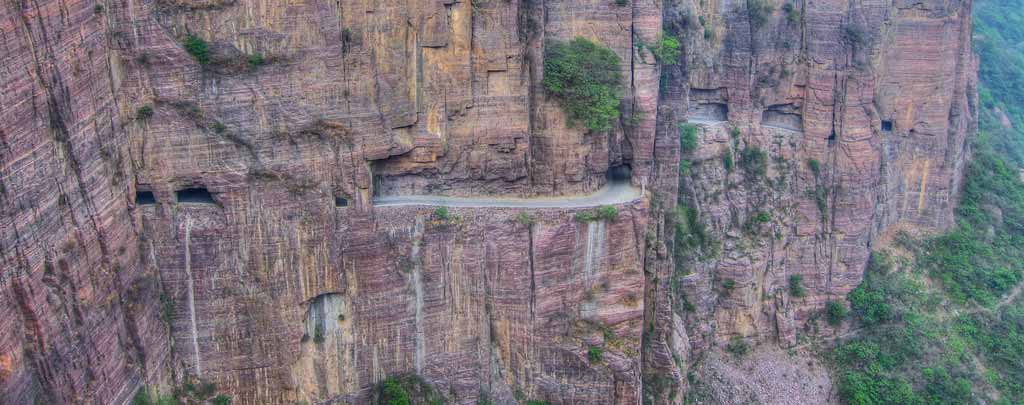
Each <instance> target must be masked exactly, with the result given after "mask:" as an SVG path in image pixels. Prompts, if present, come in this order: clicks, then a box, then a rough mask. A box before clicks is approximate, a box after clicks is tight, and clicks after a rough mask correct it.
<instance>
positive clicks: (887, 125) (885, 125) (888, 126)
mask: <svg viewBox="0 0 1024 405" xmlns="http://www.w3.org/2000/svg"><path fill="white" fill-rule="evenodd" d="M882 130H883V131H885V132H891V131H892V121H891V120H882Z"/></svg>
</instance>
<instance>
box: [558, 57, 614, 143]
mask: <svg viewBox="0 0 1024 405" xmlns="http://www.w3.org/2000/svg"><path fill="white" fill-rule="evenodd" d="M620 63H621V61H620V60H619V57H618V56H616V55H615V53H614V52H612V50H611V49H609V48H608V47H605V46H602V45H599V44H597V43H595V42H593V41H590V40H588V39H586V38H580V37H577V38H576V39H574V40H572V41H569V42H549V43H548V44H547V49H546V51H545V53H544V82H543V84H544V88H545V89H546V90H547V91H548V92H549V93H551V94H552V95H554V96H555V97H556V98H558V99H559V101H561V103H562V108H564V109H565V112H566V114H567V115H568V117H569V122H570V123H577V122H579V123H582V124H583V126H584V127H586V128H587V129H588V130H591V131H607V130H609V129H611V127H612V126H611V125H612V122H613V121H614V120H615V119H616V118H618V117H619V98H620V97H621V95H622V81H623V80H622V71H621V69H620V67H619V65H620Z"/></svg>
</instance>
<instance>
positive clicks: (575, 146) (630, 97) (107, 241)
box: [0, 0, 975, 404]
mask: <svg viewBox="0 0 1024 405" xmlns="http://www.w3.org/2000/svg"><path fill="white" fill-rule="evenodd" d="M785 4H786V3H783V2H781V1H764V2H762V1H758V0H751V1H747V2H731V1H729V2H722V1H708V2H690V1H676V0H665V1H658V0H633V1H626V2H620V1H617V0H564V1H553V0H507V1H498V0H486V1H482V0H477V1H470V0H464V1H456V0H431V1H415V2H398V1H391V0H381V1H373V2H365V1H353V0H342V1H338V2H319V1H311V2H298V3H294V2H293V3H280V2H258V1H250V0H237V1H205V0H204V1H198V2H195V1H186V0H175V1H165V0H157V1H150V2H128V1H118V0H112V1H107V2H97V1H91V0H90V1H84V0H83V1H75V2H70V3H67V2H63V3H62V2H54V1H47V0H41V1H38V2H31V3H28V2H18V1H11V2H8V3H7V4H6V6H5V7H4V8H3V9H2V11H0V33H2V35H0V44H2V46H3V49H4V50H5V52H6V54H7V55H8V56H7V57H5V58H4V60H3V62H0V117H2V118H3V120H2V122H4V124H3V125H2V127H0V169H2V170H0V221H2V222H0V223H2V228H0V265H2V271H3V273H2V274H0V291H2V298H0V301H2V302H3V307H2V308H4V309H3V312H2V313H0V324H2V325H4V326H5V327H4V328H3V331H4V332H2V333H0V402H11V403H31V402H33V401H43V402H55V403H68V402H97V403H110V402H123V401H124V400H126V399H127V398H129V397H130V396H131V395H133V393H134V392H135V390H136V389H138V388H139V387H140V386H143V385H148V386H151V387H161V388H162V389H163V390H165V391H166V389H168V388H169V387H170V386H173V385H175V384H177V383H180V382H181V381H183V380H184V379H185V378H186V376H190V377H200V378H202V379H203V380H205V381H211V382H215V383H216V384H217V387H218V390H219V391H221V392H224V393H227V394H229V395H231V396H232V397H234V399H235V403H294V402H297V401H307V402H309V403H314V402H321V401H336V402H349V403H360V402H364V401H366V400H367V399H368V398H369V397H370V391H371V389H372V387H373V386H374V385H375V384H376V383H377V382H379V381H381V380H382V379H384V378H385V377H386V376H388V375H392V374H401V373H415V374H418V375H420V376H422V377H423V378H424V379H425V381H427V382H429V383H430V384H432V385H434V386H435V387H436V388H437V389H438V390H439V391H440V392H442V393H443V394H444V395H445V396H446V397H447V398H448V399H450V400H452V401H453V402H456V403H473V402H475V401H476V400H477V399H479V398H482V397H484V396H487V397H488V398H491V399H494V400H496V401H498V402H505V401H513V400H514V399H523V398H530V399H533V398H536V399H544V400H548V401H550V402H552V403H622V404H626V403H637V402H640V401H641V399H642V398H647V399H649V400H651V401H652V402H656V403H661V402H679V401H681V400H682V397H683V395H682V394H683V393H684V391H685V389H686V387H685V385H686V382H685V381H686V371H687V368H688V367H689V365H690V364H691V363H692V362H693V361H695V360H696V359H697V358H698V357H699V356H700V355H701V353H703V352H706V351H707V350H713V349H714V348H715V347H717V346H720V345H722V344H723V343H724V342H726V341H729V340H730V339H733V338H735V337H740V338H744V339H747V340H749V341H750V342H751V343H752V344H753V343H757V342H768V344H780V345H782V346H788V345H791V344H793V342H795V341H796V339H797V337H798V336H800V335H801V334H825V335H827V334H829V333H831V331H830V330H828V329H825V330H817V331H816V330H815V329H814V328H812V327H810V326H809V325H812V324H813V323H814V317H815V314H816V313H817V312H819V311H820V309H821V308H822V306H823V305H824V303H825V302H826V301H827V300H830V299H832V300H839V299H842V297H843V296H844V295H845V293H846V292H848V291H849V290H850V289H851V288H853V287H854V286H855V285H856V284H857V283H858V282H859V281H860V277H861V272H862V270H863V268H864V265H865V262H866V259H867V256H868V253H869V250H870V248H871V247H872V244H873V243H875V241H876V240H878V239H879V237H880V236H881V235H883V234H885V233H887V232H890V231H891V230H892V229H895V228H897V227H913V228H917V229H922V230H941V229H943V228H944V227H946V226H948V225H949V223H950V221H951V220H952V215H951V212H952V209H953V207H954V206H955V201H956V198H955V192H956V190H957V189H958V186H959V180H960V176H961V168H962V166H963V162H964V160H965V159H966V157H967V155H968V151H967V148H966V139H967V136H968V135H969V134H970V133H971V131H972V129H973V127H974V116H975V112H974V99H973V98H974V70H975V66H974V65H975V62H974V60H973V58H972V55H971V48H970V2H969V1H960V2H938V1H924V2H921V1H918V2H895V3H883V2H875V3H858V4H849V3H848V2H839V1H832V0H828V1H825V2H815V3H813V4H809V3H803V2H795V3H788V4H789V6H785ZM663 33H664V34H666V35H672V36H676V37H679V38H680V39H681V42H682V55H681V56H680V58H679V59H678V60H677V61H675V62H677V63H675V64H670V63H671V61H664V60H663V61H661V62H662V63H660V64H659V63H658V62H657V61H656V58H655V56H654V50H655V49H656V48H657V45H656V44H657V43H658V40H659V39H660V38H661V37H662V35H663ZM576 36H583V37H587V38H590V39H592V40H594V41H596V42H598V43H601V44H603V45H605V46H608V47H610V48H611V49H612V50H613V51H614V52H615V53H616V55H617V56H618V57H619V58H620V59H621V60H622V61H623V64H622V71H623V75H624V77H625V79H626V80H625V82H626V83H627V84H628V85H627V88H626V89H625V92H624V93H625V96H624V97H623V100H622V105H621V108H620V110H621V112H622V117H621V118H620V120H619V121H618V122H616V123H614V125H613V128H612V130H610V131H607V132H606V133H588V132H587V131H585V130H584V129H583V128H582V127H578V126H577V127H571V126H568V125H567V121H566V116H565V114H564V113H563V111H562V110H561V108H560V107H559V104H558V101H557V100H555V99H552V98H551V97H548V96H547V95H546V94H545V91H544V89H543V86H542V84H541V81H542V79H543V74H544V72H543V63H542V62H543V54H544V48H545V44H546V42H547V41H551V40H567V39H571V38H574V37H576ZM196 39H201V41H200V42H201V43H205V44H206V45H207V46H206V48H205V51H199V52H200V54H198V55H199V58H196V57H193V55H190V54H189V52H188V51H187V50H186V47H185V46H183V44H184V43H186V42H189V41H196ZM192 51H193V53H196V52H197V50H196V49H192ZM197 59H206V63H199V62H200V61H198V60H197ZM686 119H691V120H693V121H694V122H701V123H702V124H701V125H700V128H699V129H698V131H697V147H696V148H695V150H693V151H681V150H680V142H679V129H678V125H677V124H678V123H680V122H682V121H683V120H686ZM719 121H721V122H719ZM761 152H763V154H762V153H761ZM726 155H730V156H731V161H732V163H727V162H726V161H727V160H728V159H726V158H725V156H726ZM681 160H685V161H686V162H687V164H688V169H687V170H685V171H681V170H680V167H681V166H680V162H681ZM812 160H813V161H814V162H815V163H814V164H811V163H810V162H811V161H812ZM613 167H629V168H631V176H632V182H633V184H634V185H636V186H637V187H639V188H642V189H643V190H644V191H646V192H647V193H646V194H645V195H644V197H643V198H642V199H640V200H637V201H635V202H631V203H628V204H621V205H619V206H618V217H617V219H615V220H604V219H599V220H596V221H577V220H576V219H575V217H576V216H577V214H578V213H580V212H581V211H585V210H586V209H542V210H522V209H511V208H460V209H452V210H451V217H450V218H447V217H446V215H443V214H442V213H435V212H434V209H433V208H432V207H374V206H373V203H372V201H373V200H372V199H373V196H374V195H389V194H437V195H450V196H498V197H510V196H514V197H539V198H544V197H551V196H559V195H574V194H584V193H590V192H593V191H595V190H597V189H599V188H600V187H601V186H603V185H604V184H605V183H606V180H607V177H606V176H607V173H608V172H609V169H610V168H613ZM680 173H683V174H682V175H681V174H680ZM186 189H194V190H195V191H190V192H189V193H186V194H182V195H179V194H178V192H179V191H182V190H186ZM148 192H151V193H152V197H153V199H154V203H152V204H150V203H148V202H147V201H145V199H146V198H145V197H148V195H145V196H143V195H140V194H139V193H148ZM207 193H208V194H207ZM179 199H182V200H190V201H191V202H177V201H178V200H179ZM691 211H692V214H688V213H689V212H691ZM761 214H764V215H761ZM765 215H767V217H766V216H765ZM691 219H692V221H691V222H692V223H691V224H689V225H691V226H690V227H689V228H688V229H691V230H693V229H704V232H703V236H702V237H701V238H702V242H701V243H696V244H686V243H683V241H682V240H679V239H680V238H684V237H686V236H687V234H686V233H685V232H682V233H681V232H677V231H676V229H677V226H676V224H677V223H680V222H681V221H684V220H685V221H690V220H691ZM792 275H799V276H801V277H802V280H803V286H804V287H805V288H806V291H807V294H806V295H805V296H803V297H792V296H791V295H789V294H787V282H788V280H789V277H790V276H792ZM727 280H728V281H729V282H728V283H727V282H726V281H727ZM726 285H729V287H726ZM592 347H601V348H603V354H602V355H601V356H598V357H600V359H599V360H597V359H593V358H591V357H593V356H591V355H590V353H589V352H590V349H591V348H592Z"/></svg>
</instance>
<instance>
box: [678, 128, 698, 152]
mask: <svg viewBox="0 0 1024 405" xmlns="http://www.w3.org/2000/svg"><path fill="white" fill-rule="evenodd" d="M679 150H680V153H682V154H683V155H688V154H690V153H692V152H693V151H695V150H697V126H696V125H693V124H687V123H681V124H679Z"/></svg>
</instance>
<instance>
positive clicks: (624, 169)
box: [607, 165, 633, 181]
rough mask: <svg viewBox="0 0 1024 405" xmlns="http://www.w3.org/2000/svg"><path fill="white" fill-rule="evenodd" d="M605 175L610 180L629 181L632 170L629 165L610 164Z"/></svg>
mask: <svg viewBox="0 0 1024 405" xmlns="http://www.w3.org/2000/svg"><path fill="white" fill-rule="evenodd" d="M607 177H608V180H611V181H629V179H630V178H632V177H633V170H632V169H631V168H630V167H629V165H619V166H612V167H609V168H608V173H607Z"/></svg>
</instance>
